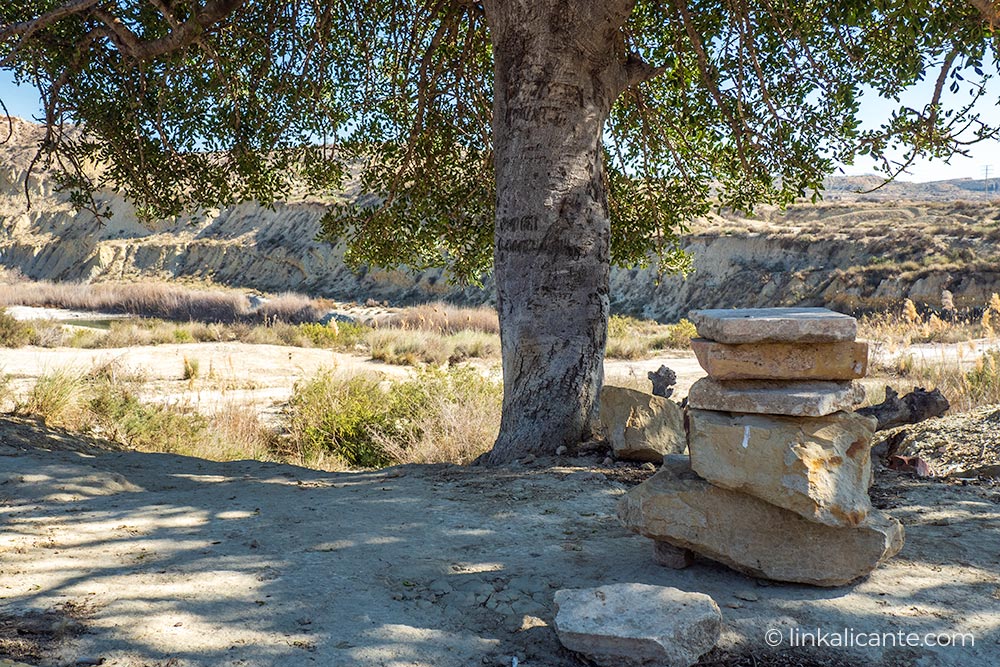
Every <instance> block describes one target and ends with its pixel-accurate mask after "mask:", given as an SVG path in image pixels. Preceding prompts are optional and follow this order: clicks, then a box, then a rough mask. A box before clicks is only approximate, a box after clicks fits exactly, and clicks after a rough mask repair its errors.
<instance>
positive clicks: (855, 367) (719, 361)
mask: <svg viewBox="0 0 1000 667" xmlns="http://www.w3.org/2000/svg"><path fill="white" fill-rule="evenodd" d="M691 349H692V350H694V354H695V356H696V357H698V363H699V364H701V367H702V368H704V369H705V372H706V373H708V376H709V377H710V378H712V379H714V380H856V379H858V378H863V377H864V376H865V374H866V373H867V372H868V343H860V342H853V341H850V342H840V343H744V344H742V345H727V344H725V343H716V342H715V341H711V340H708V339H707V338H695V339H693V340H692V341H691Z"/></svg>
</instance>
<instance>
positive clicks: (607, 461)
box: [601, 456, 614, 466]
mask: <svg viewBox="0 0 1000 667" xmlns="http://www.w3.org/2000/svg"><path fill="white" fill-rule="evenodd" d="M613 463H614V459H612V458H611V457H610V456H605V457H604V460H603V461H601V464H602V465H605V466H609V465H611V464H613Z"/></svg>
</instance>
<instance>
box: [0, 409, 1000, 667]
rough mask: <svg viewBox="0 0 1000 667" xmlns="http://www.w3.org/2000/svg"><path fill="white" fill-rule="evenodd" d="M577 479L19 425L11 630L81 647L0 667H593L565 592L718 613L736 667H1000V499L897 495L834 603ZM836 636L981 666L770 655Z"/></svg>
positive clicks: (11, 500)
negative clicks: (696, 549) (346, 465)
mask: <svg viewBox="0 0 1000 667" xmlns="http://www.w3.org/2000/svg"><path fill="white" fill-rule="evenodd" d="M588 461H589V462H588ZM563 463H564V464H563V465H562V466H560V465H559V464H558V463H556V462H555V461H552V462H550V463H546V464H544V465H542V466H541V467H511V468H503V469H498V470H484V469H481V468H461V467H455V466H405V467H399V468H391V469H386V470H383V471H380V472H367V473H323V472H317V471H314V470H307V469H303V468H297V467H294V466H287V465H276V464H267V463H258V462H252V461H248V462H235V463H214V462H211V461H204V460H198V459H192V458H185V457H181V456H175V455H168V454H142V453H136V452H109V451H106V450H104V449H102V448H100V447H99V446H96V445H93V446H88V445H87V443H86V442H85V441H83V440H81V439H79V438H76V437H73V436H70V435H68V434H66V433H64V432H61V431H57V430H51V429H46V428H44V427H42V426H39V425H36V424H33V423H30V422H25V423H18V422H11V421H4V420H0V526H2V529H0V597H2V599H0V618H2V619H3V621H4V622H3V623H0V626H2V627H19V626H24V625H25V624H27V623H29V622H30V621H29V619H30V618H36V617H37V616H38V615H39V614H52V615H54V617H56V618H58V617H60V615H62V616H65V615H66V614H67V613H69V612H70V611H71V612H72V619H75V620H73V621H72V622H74V623H76V622H78V623H80V624H81V625H82V631H81V632H79V633H76V632H66V627H67V625H68V623H67V622H66V621H60V620H56V621H54V622H53V623H51V624H50V625H51V626H52V628H53V632H52V633H50V634H51V641H48V640H47V641H46V642H39V644H40V646H39V647H38V648H37V649H24V650H25V651H34V653H32V654H31V655H30V656H29V655H27V654H26V653H24V652H21V653H17V652H15V651H18V650H21V649H18V648H17V645H14V644H11V643H5V642H4V639H3V636H0V655H7V656H9V657H11V658H12V659H14V660H18V661H22V662H28V663H30V664H33V665H42V666H43V667H57V666H58V667H63V666H65V665H67V664H70V665H71V664H73V663H75V662H76V661H77V660H78V659H80V658H93V659H103V660H104V665H105V666H107V667H166V666H167V665H170V667H195V666H197V667H236V666H240V667H274V666H276V665H281V666H282V667H306V666H309V667H312V666H316V665H323V666H328V665H329V666H332V667H377V666H388V667H403V666H406V667H425V666H426V667H430V666H434V667H469V666H470V665H494V666H496V667H500V666H504V667H510V665H511V664H513V661H512V659H513V658H514V657H517V658H518V663H519V665H521V666H522V667H532V666H535V667H579V664H580V663H579V660H578V658H577V657H576V656H575V655H573V654H571V653H570V652H569V651H568V650H566V649H565V648H563V647H562V646H561V645H560V643H559V641H558V638H557V637H556V634H555V631H554V630H553V629H552V627H551V625H552V622H553V619H554V617H555V605H554V602H553V596H554V595H555V592H556V590H559V589H561V588H585V587H595V586H601V585H605V584H612V583H628V582H636V583H645V584H652V585H659V586H673V587H675V588H680V589H681V590H685V591H700V592H703V593H706V594H708V595H710V596H712V598H714V599H715V600H716V601H717V602H718V603H719V606H720V607H721V608H722V610H723V617H724V618H723V622H724V628H723V635H722V638H721V640H720V647H719V648H718V649H716V651H715V652H713V654H712V656H711V659H712V660H717V662H714V663H713V664H717V665H721V666H729V665H737V664H738V665H751V664H756V665H758V667H776V666H778V665H781V666H782V667H787V665H790V664H791V665H796V667H803V666H809V667H811V666H813V665H829V664H831V662H832V663H834V664H838V665H859V664H864V665H885V666H891V667H916V666H920V667H932V666H933V667H938V666H941V667H959V666H961V667H969V666H972V667H993V666H994V665H995V664H996V656H997V652H998V650H1000V644H998V643H997V642H998V641H1000V605H998V602H997V600H998V597H997V596H998V595H1000V593H998V592H997V589H998V588H1000V574H998V573H1000V491H998V490H997V489H995V488H991V487H986V486H958V485H949V484H944V483H942V482H940V481H933V480H912V479H909V478H906V477H900V476H896V475H895V473H893V474H892V475H891V476H890V477H888V478H886V479H889V480H891V482H892V483H891V484H889V483H888V482H886V485H885V486H881V485H880V484H881V483H877V484H876V486H875V487H874V492H875V494H876V497H877V498H878V499H879V502H880V503H883V504H886V505H887V506H891V507H892V509H891V512H892V514H894V515H896V516H899V517H900V518H902V519H903V521H904V522H905V523H906V527H907V542H906V545H905V547H904V548H903V551H902V552H901V553H900V554H899V555H898V556H897V557H896V558H893V559H891V560H889V561H888V562H887V563H885V564H884V565H883V566H882V567H880V568H879V569H877V570H876V571H875V572H874V573H873V574H872V575H871V577H869V578H867V579H865V580H863V581H861V582H858V583H857V584H855V585H852V586H849V587H844V588H837V589H817V588H815V587H811V586H800V585H776V586H769V585H766V583H767V582H763V581H758V580H756V579H754V578H751V577H746V576H744V575H741V574H739V573H736V572H734V571H732V570H730V569H728V568H726V567H724V566H721V565H718V564H714V563H712V562H710V561H698V562H696V563H695V564H694V565H693V566H692V567H689V568H687V569H684V570H671V569H667V568H663V567H661V566H659V565H657V564H656V563H655V562H653V559H652V557H651V549H652V545H651V543H650V541H649V540H648V539H646V538H644V537H640V536H637V535H633V534H631V533H629V532H628V531H626V530H625V529H624V528H622V527H621V526H620V524H619V522H618V520H617V518H616V517H615V504H616V502H617V501H618V499H619V498H621V497H622V495H623V494H624V493H625V490H626V489H625V487H624V486H623V485H622V484H620V483H618V482H616V481H613V480H614V478H615V476H620V473H621V472H623V471H628V470H630V469H629V468H620V469H619V468H611V469H595V468H593V467H590V466H593V460H592V459H591V460H587V459H570V460H568V461H564V462H563ZM740 596H742V598H755V599H756V601H753V602H748V601H746V600H744V599H742V598H741V597H740ZM32 615H35V616H32ZM817 626H819V627H823V628H830V629H839V628H844V627H853V628H855V629H857V630H862V631H883V632H895V631H900V630H905V631H907V632H911V631H912V632H921V633H925V632H941V631H947V632H963V631H964V632H972V633H974V634H975V637H976V644H975V646H974V647H969V646H967V647H964V648H963V647H952V648H941V647H932V646H918V647H907V648H895V649H893V648H884V647H865V648H861V647H857V646H855V647H851V648H841V649H836V648H832V649H831V648H827V649H823V651H822V653H821V654H819V655H818V656H817V658H816V659H815V660H814V659H813V657H812V656H814V654H815V649H813V650H810V649H790V648H788V647H787V646H785V647H784V648H782V649H781V652H780V653H779V654H776V655H775V656H774V657H773V660H772V659H771V658H769V657H768V656H769V655H771V654H770V653H769V649H768V648H767V646H766V645H765V638H764V633H765V632H766V631H767V629H768V628H777V629H779V630H781V631H782V632H784V633H786V635H787V633H788V632H789V631H790V630H791V629H792V628H815V627H817ZM32 636H35V635H32ZM20 637H21V640H23V639H24V638H25V637H28V636H27V635H20ZM751 655H752V656H753V659H752V660H751ZM741 656H742V657H741Z"/></svg>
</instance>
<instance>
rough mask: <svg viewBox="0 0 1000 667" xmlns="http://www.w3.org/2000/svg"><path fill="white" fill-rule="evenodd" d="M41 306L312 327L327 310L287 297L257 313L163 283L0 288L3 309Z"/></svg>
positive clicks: (219, 293)
mask: <svg viewBox="0 0 1000 667" xmlns="http://www.w3.org/2000/svg"><path fill="white" fill-rule="evenodd" d="M6 306H41V307H48V308H65V309H70V310H86V311H94V312H103V313H114V314H125V315H134V316H137V317H148V318H159V319H164V320H173V321H177V322H189V321H190V322H221V323H234V322H251V323H253V322H256V323H266V322H275V321H281V322H290V323H293V324H297V323H301V322H312V321H315V320H316V319H318V318H319V317H320V315H321V314H322V313H323V312H324V309H323V308H322V307H321V306H320V304H319V303H318V302H317V301H315V300H313V299H310V298H309V297H306V296H302V295H300V294H292V293H286V294H281V295H279V296H277V297H274V298H272V299H270V300H267V301H265V302H264V303H263V304H262V305H261V306H260V307H259V308H257V309H253V308H252V307H251V304H250V300H249V299H248V298H247V296H246V295H245V294H243V293H242V292H239V291H236V290H209V289H194V288H191V287H182V286H179V285H171V284H167V283H159V282H140V283H122V284H118V283H97V284H88V283H54V282H48V281H20V282H0V307H6Z"/></svg>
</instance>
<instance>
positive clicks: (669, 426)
mask: <svg viewBox="0 0 1000 667" xmlns="http://www.w3.org/2000/svg"><path fill="white" fill-rule="evenodd" d="M601 423H602V424H603V426H604V430H605V433H606V435H607V437H608V443H609V444H610V445H611V449H612V450H613V452H614V454H615V456H616V457H617V458H619V459H622V460H625V461H651V462H654V463H659V462H660V461H661V460H663V456H664V454H679V453H681V452H683V451H684V449H685V447H687V436H686V435H685V433H684V414H683V413H682V412H681V409H680V408H679V407H678V406H677V404H676V403H674V402H673V401H671V400H670V399H668V398H663V397H661V396H653V395H652V394H647V393H645V392H641V391H637V390H635V389H628V388H626V387H612V386H605V387H604V388H603V389H601Z"/></svg>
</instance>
